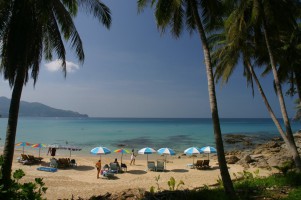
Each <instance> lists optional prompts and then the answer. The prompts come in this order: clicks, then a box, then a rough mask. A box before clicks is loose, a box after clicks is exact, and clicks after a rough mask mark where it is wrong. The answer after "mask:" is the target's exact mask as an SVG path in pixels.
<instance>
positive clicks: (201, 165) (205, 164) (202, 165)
mask: <svg viewBox="0 0 301 200" xmlns="http://www.w3.org/2000/svg"><path fill="white" fill-rule="evenodd" d="M209 162H210V161H209V160H197V162H196V164H195V167H196V168H197V169H208V168H210V165H209Z"/></svg>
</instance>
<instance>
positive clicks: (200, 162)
mask: <svg viewBox="0 0 301 200" xmlns="http://www.w3.org/2000/svg"><path fill="white" fill-rule="evenodd" d="M203 163H204V160H197V161H196V163H195V164H194V167H195V168H196V169H201V168H202V167H203Z"/></svg>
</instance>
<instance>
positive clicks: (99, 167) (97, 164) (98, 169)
mask: <svg viewBox="0 0 301 200" xmlns="http://www.w3.org/2000/svg"><path fill="white" fill-rule="evenodd" d="M95 167H96V169H97V178H99V174H100V170H101V160H98V162H97V163H96V164H95Z"/></svg>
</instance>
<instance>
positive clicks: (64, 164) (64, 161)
mask: <svg viewBox="0 0 301 200" xmlns="http://www.w3.org/2000/svg"><path fill="white" fill-rule="evenodd" d="M58 164H59V165H58V167H59V168H60V167H61V168H67V167H70V163H69V160H68V159H67V158H59V159H58Z"/></svg>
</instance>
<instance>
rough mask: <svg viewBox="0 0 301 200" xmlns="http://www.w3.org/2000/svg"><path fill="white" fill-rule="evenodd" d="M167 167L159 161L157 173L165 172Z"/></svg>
mask: <svg viewBox="0 0 301 200" xmlns="http://www.w3.org/2000/svg"><path fill="white" fill-rule="evenodd" d="M164 170H165V167H164V161H162V160H157V167H156V171H164Z"/></svg>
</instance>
